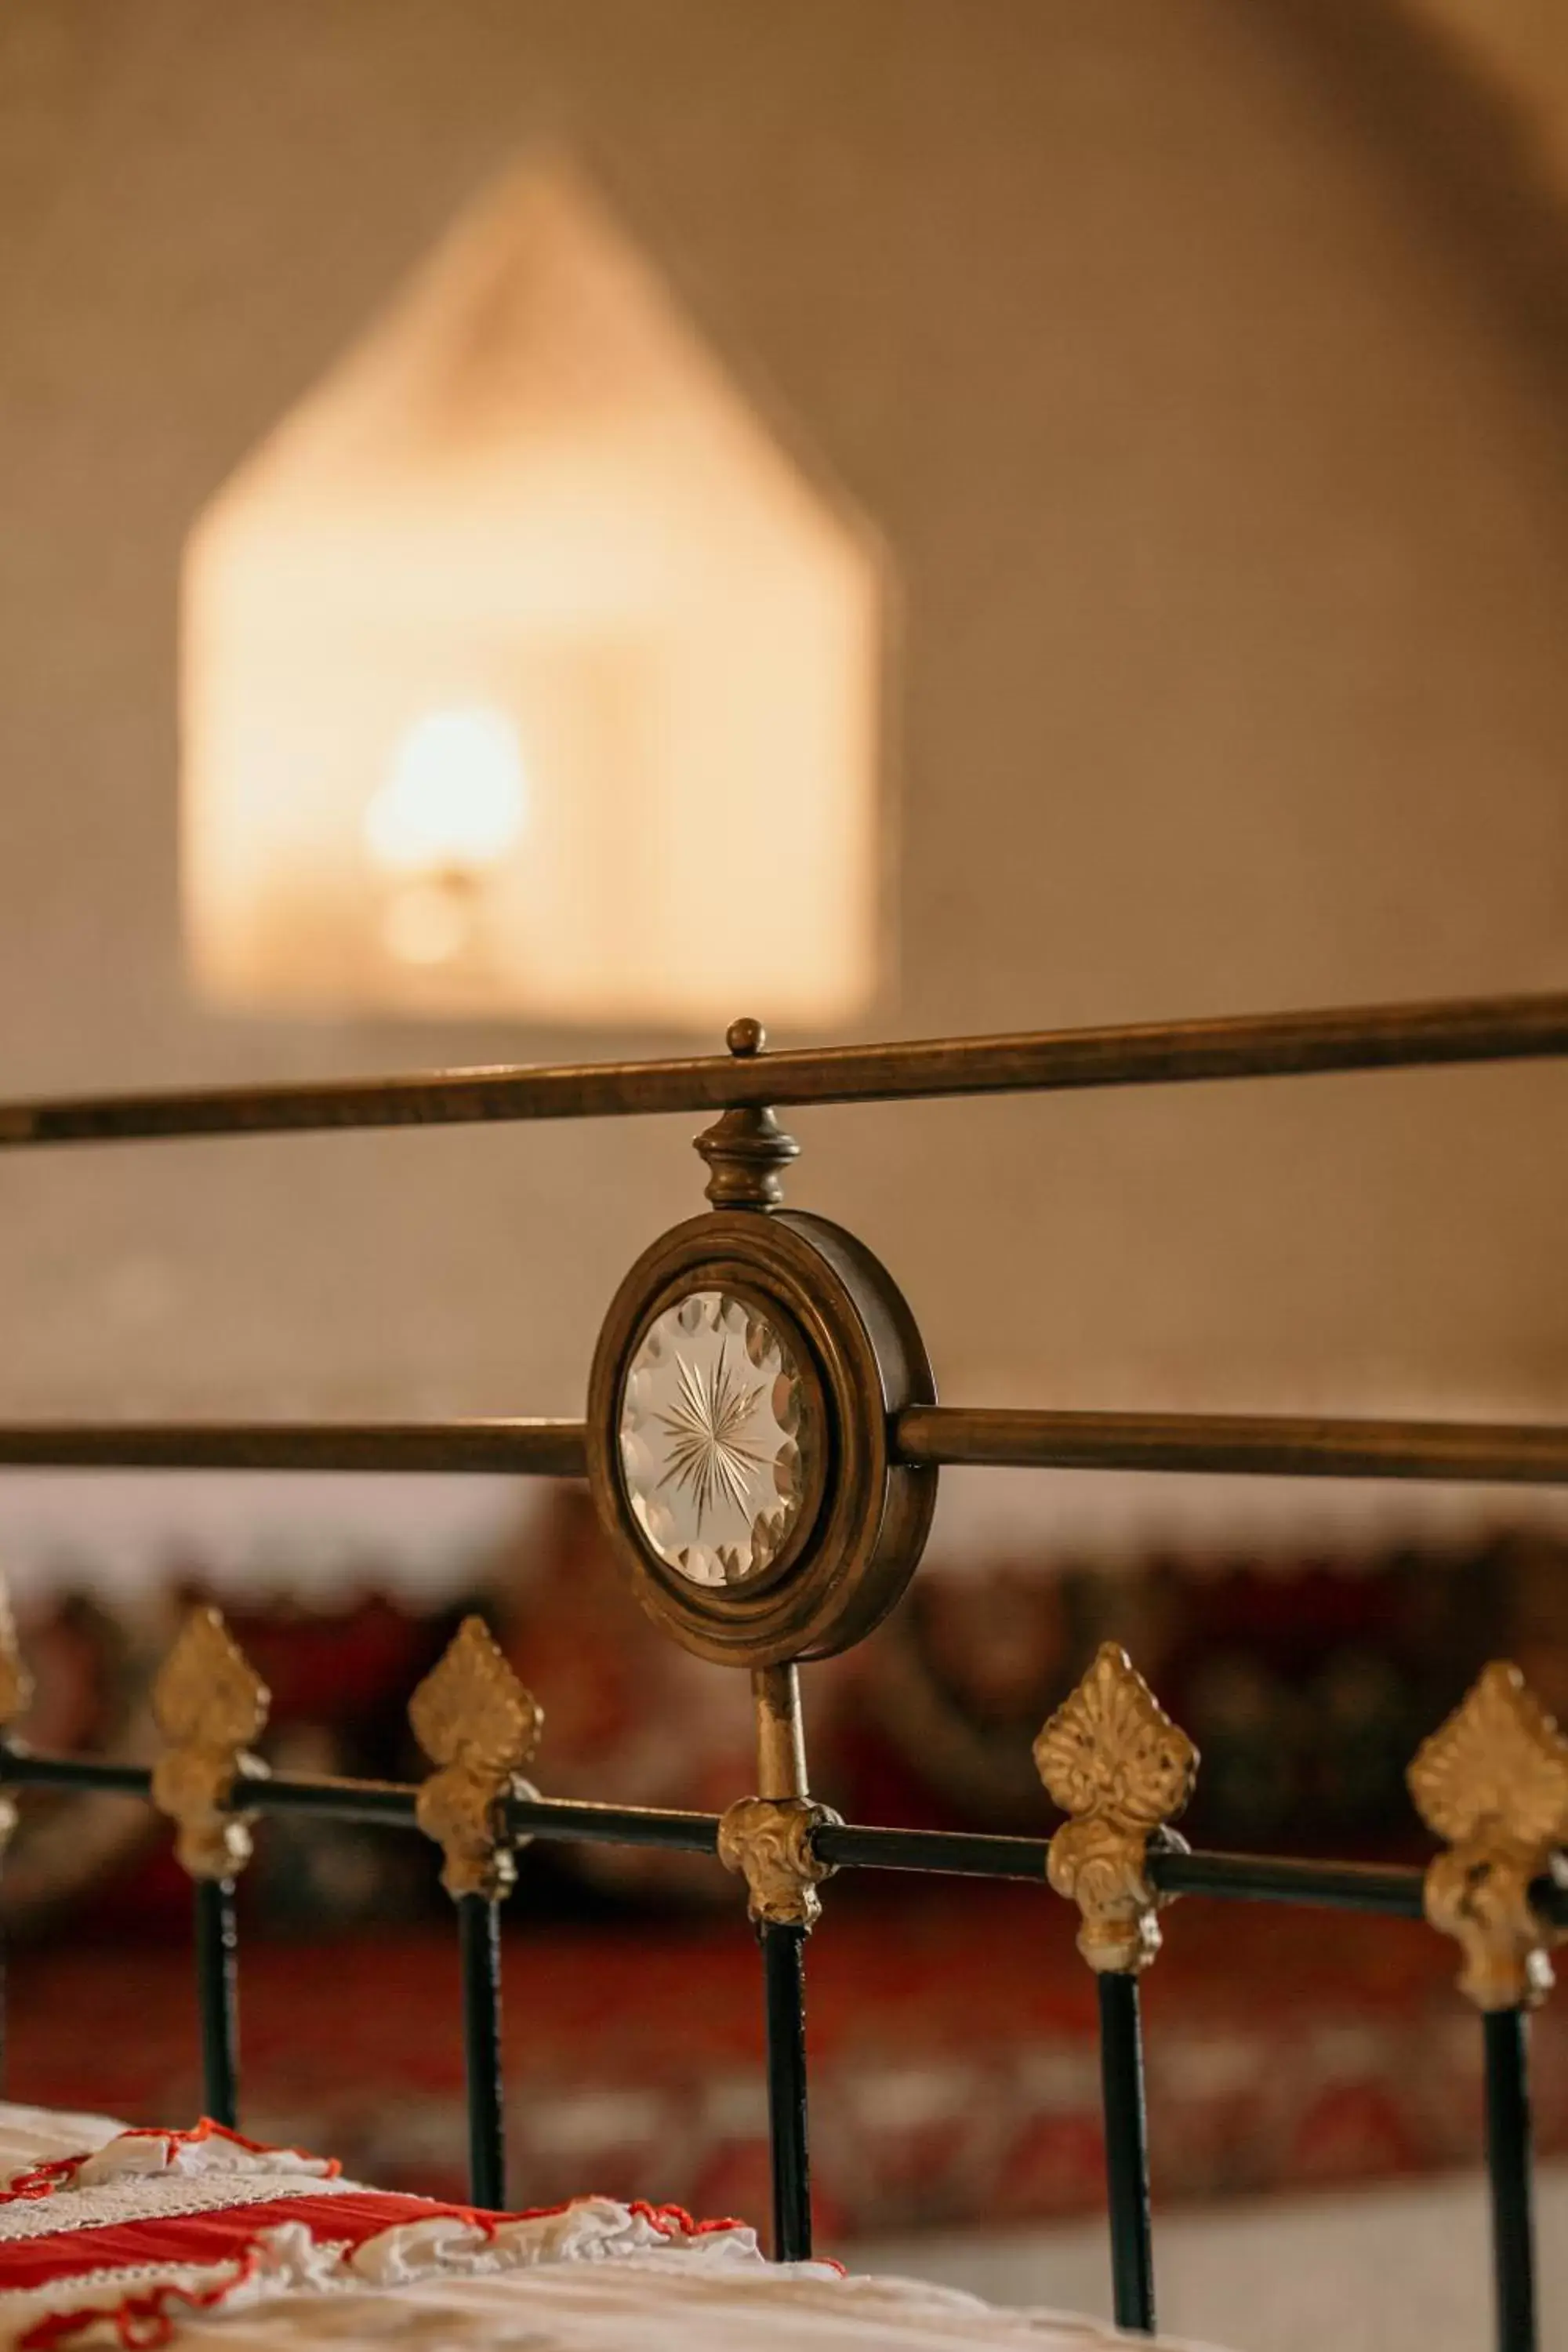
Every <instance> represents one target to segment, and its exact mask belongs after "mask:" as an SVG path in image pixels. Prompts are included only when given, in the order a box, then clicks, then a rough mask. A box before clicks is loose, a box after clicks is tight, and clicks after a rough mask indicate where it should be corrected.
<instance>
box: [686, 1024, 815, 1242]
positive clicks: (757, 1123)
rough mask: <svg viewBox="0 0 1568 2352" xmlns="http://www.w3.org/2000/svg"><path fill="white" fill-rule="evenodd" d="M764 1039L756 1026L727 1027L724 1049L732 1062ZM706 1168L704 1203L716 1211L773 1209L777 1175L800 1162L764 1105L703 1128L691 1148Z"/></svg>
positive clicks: (759, 1047)
mask: <svg viewBox="0 0 1568 2352" xmlns="http://www.w3.org/2000/svg"><path fill="white" fill-rule="evenodd" d="M767 1042H768V1033H767V1031H766V1030H765V1029H764V1028H763V1024H762V1023H761V1022H760V1021H752V1020H750V1019H744V1020H740V1021H731V1024H730V1026H729V1028H728V1029H727V1030H726V1031H725V1033H724V1043H725V1045H728V1047H729V1049H730V1051H731V1054H732V1055H734V1057H735V1059H736V1060H737V1061H738V1062H749V1061H751V1060H752V1058H753V1056H755V1055H758V1054H760V1053H762V1051H763V1048H764V1047H765V1045H767ZM694 1148H695V1149H696V1150H698V1151H700V1153H701V1155H702V1157H703V1159H704V1160H706V1161H707V1162H708V1184H707V1194H708V1198H709V1200H710V1201H711V1202H712V1203H713V1206H714V1207H715V1208H716V1209H776V1208H779V1207H780V1206H781V1205H782V1204H783V1202H784V1175H783V1171H784V1169H786V1168H787V1167H788V1166H789V1163H790V1161H791V1160H795V1159H798V1158H799V1156H800V1146H799V1144H798V1143H797V1142H796V1141H795V1138H794V1136H793V1135H786V1134H785V1132H784V1129H783V1128H782V1127H781V1126H780V1125H779V1123H778V1121H777V1119H776V1118H774V1117H773V1112H772V1111H771V1110H770V1109H769V1108H767V1106H766V1104H765V1103H745V1104H742V1105H741V1106H740V1107H738V1108H736V1109H734V1110H727V1111H725V1112H724V1113H723V1114H722V1115H721V1117H720V1118H717V1119H715V1121H714V1123H713V1125H712V1126H711V1127H709V1128H704V1129H703V1130H702V1133H701V1134H700V1136H699V1137H698V1138H697V1140H696V1144H695V1147H694Z"/></svg>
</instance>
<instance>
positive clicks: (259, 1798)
mask: <svg viewBox="0 0 1568 2352" xmlns="http://www.w3.org/2000/svg"><path fill="white" fill-rule="evenodd" d="M152 1780H153V1776H152V1773H151V1771H150V1770H149V1769H148V1768H147V1767H146V1766H145V1765H144V1764H119V1763H115V1762H113V1761H111V1760H110V1759H109V1758H107V1757H100V1756H38V1755H35V1754H33V1753H32V1751H31V1750H30V1749H29V1748H27V1747H26V1745H25V1744H24V1743H23V1742H22V1741H20V1740H17V1741H14V1742H6V1741H3V1740H0V1785H3V1786H6V1787H12V1788H15V1787H17V1786H25V1785H28V1784H31V1785H33V1786H35V1787H40V1788H53V1789H81V1790H89V1789H93V1790H111V1791H114V1792H115V1793H118V1794H123V1795H126V1796H138V1797H148V1796H150V1795H151V1791H152ZM418 1794H419V1791H418V1790H417V1789H416V1787H414V1786H413V1785H412V1784H411V1783H409V1782H405V1781H399V1780H334V1779H331V1778H322V1779H319V1780H312V1779H310V1778H309V1777H307V1776H305V1775H303V1774H293V1775H289V1774H283V1775H278V1776H276V1777H273V1778H269V1779H267V1780H251V1781H247V1783H246V1784H245V1787H244V1790H243V1796H242V1800H241V1801H242V1802H243V1803H244V1805H245V1806H246V1808H247V1810H249V1811H258V1812H289V1813H307V1812H308V1813H314V1814H316V1815H318V1816H319V1817H321V1818H322V1819H326V1820H332V1821H347V1822H364V1823H367V1824H384V1825H385V1826H387V1827H390V1828H404V1829H413V1828H414V1827H415V1826H416V1815H415V1807H416V1800H417V1798H418ZM506 1817H507V1825H508V1827H509V1829H510V1832H511V1833H512V1835H513V1836H514V1837H524V1838H527V1837H539V1838H546V1839H551V1840H558V1841H561V1842H562V1843H567V1844H575V1843H586V1844H595V1845H599V1844H604V1845H643V1846H664V1847H668V1848H674V1849H679V1850H683V1851H685V1852H687V1853H712V1852H713V1851H714V1849H715V1846H716V1843H717V1840H718V1833H719V1816H718V1814H717V1813H683V1812H671V1811H661V1810H659V1809H658V1808H656V1807H653V1806H647V1805H603V1804H595V1803H591V1802H588V1801H583V1800H579V1799H575V1798H570V1797H511V1798H509V1799H508V1800H507V1805H506ZM813 1844H814V1846H815V1847H816V1852H817V1853H818V1854H819V1856H820V1857H821V1859H822V1860H823V1861H824V1862H826V1863H831V1864H833V1866H834V1867H835V1868H836V1869H855V1868H860V1869H869V1870H897V1871H908V1872H913V1873H915V1874H921V1875H923V1874H928V1873H934V1874H957V1875H960V1876H962V1877H965V1878H1014V1879H1023V1880H1026V1881H1028V1882H1030V1883H1032V1884H1037V1885H1044V1883H1045V1876H1046V1858H1047V1853H1048V1850H1049V1840H1048V1839H1046V1838H1022V1837H997V1836H988V1835H984V1834H980V1833H977V1832H973V1831H969V1830H900V1829H881V1828H871V1827H863V1826H861V1825H859V1824H858V1823H854V1822H834V1823H832V1824H829V1825H826V1826H825V1827H823V1828H821V1829H819V1830H818V1831H817V1832H816V1836H815V1838H814V1839H813ZM1560 1863H1561V1858H1559V1867H1555V1868H1554V1869H1553V1870H1552V1871H1548V1872H1546V1873H1544V1874H1542V1876H1541V1877H1540V1878H1537V1879H1536V1880H1534V1881H1533V1882H1532V1884H1531V1889H1530V1896H1531V1904H1532V1905H1533V1906H1534V1907H1535V1909H1536V1910H1537V1911H1539V1912H1540V1914H1541V1916H1542V1918H1544V1919H1547V1920H1549V1921H1551V1922H1552V1925H1553V1926H1555V1927H1568V1878H1565V1877H1563V1875H1561V1874H1560ZM1148 1867H1149V1874H1150V1876H1151V1878H1152V1880H1153V1881H1154V1884H1155V1885H1157V1886H1158V1887H1159V1888H1160V1889H1161V1890H1162V1892H1163V1893H1164V1894H1167V1895H1196V1896H1199V1897H1202V1896H1205V1895H1206V1896H1209V1897H1211V1898H1217V1899H1218V1900H1220V1901H1230V1902H1243V1903H1248V1902H1250V1903H1259V1902H1261V1903H1287V1904H1293V1905H1304V1906H1328V1907H1329V1908H1331V1909H1333V1910H1350V1911H1381V1912H1384V1913H1386V1914H1390V1915H1393V1916H1399V1917H1405V1918H1417V1919H1418V1918H1419V1917H1420V1916H1421V1914H1422V1884H1423V1877H1422V1873H1421V1872H1420V1871H1419V1870H1414V1869H1410V1868H1407V1867H1406V1868H1397V1867H1395V1868H1385V1867H1383V1866H1380V1865H1378V1864H1366V1863H1355V1862H1315V1861H1304V1860H1297V1859H1295V1858H1294V1857H1290V1858H1287V1857H1285V1856H1283V1855H1273V1854H1250V1853H1204V1852H1197V1853H1176V1852H1172V1853H1157V1852H1152V1853H1150V1855H1149V1862H1148Z"/></svg>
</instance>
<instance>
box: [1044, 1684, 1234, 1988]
mask: <svg viewBox="0 0 1568 2352" xmlns="http://www.w3.org/2000/svg"><path fill="white" fill-rule="evenodd" d="M1035 1763H1036V1766H1037V1769H1038V1771H1039V1775H1040V1778H1041V1780H1043V1781H1044V1782H1045V1784H1046V1787H1047V1790H1048V1791H1049V1793H1050V1795H1051V1796H1052V1798H1054V1800H1055V1801H1056V1802H1057V1803H1058V1805H1059V1806H1060V1807H1061V1809H1062V1811H1064V1812H1065V1813H1070V1814H1071V1816H1072V1819H1071V1820H1070V1821H1066V1822H1063V1823H1062V1825H1061V1827H1060V1828H1059V1829H1058V1831H1057V1832H1056V1835H1055V1836H1054V1837H1053V1838H1052V1840H1051V1849H1050V1855H1049V1859H1048V1862H1047V1875H1048V1877H1049V1879H1050V1882H1051V1885H1053V1886H1054V1887H1055V1888H1056V1891H1057V1893H1058V1895H1065V1896H1066V1897H1067V1899H1068V1901H1069V1902H1072V1903H1076V1904H1077V1905H1078V1906H1079V1910H1080V1912H1081V1913H1082V1914H1083V1919H1082V1924H1081V1926H1080V1927H1079V1932H1078V1948H1079V1951H1080V1952H1081V1953H1082V1954H1083V1957H1084V1958H1085V1959H1086V1960H1087V1961H1088V1962H1089V1967H1090V1968H1091V1969H1096V1970H1098V1971H1100V1972H1101V1973H1104V1972H1108V1971H1112V1970H1116V1971H1126V1970H1131V1969H1144V1968H1147V1967H1148V1965H1149V1962H1150V1961H1151V1960H1152V1958H1153V1957H1154V1955H1155V1953H1156V1952H1157V1951H1158V1950H1159V1948H1160V1927H1159V1923H1158V1921H1157V1920H1156V1918H1155V1916H1154V1913H1155V1908H1156V1906H1157V1904H1158V1902H1159V1897H1158V1895H1156V1893H1155V1891H1154V1888H1153V1887H1152V1885H1150V1882H1149V1877H1148V1874H1147V1871H1146V1869H1145V1867H1144V1864H1145V1859H1146V1856H1147V1853H1148V1848H1149V1841H1150V1839H1151V1838H1152V1837H1153V1836H1155V1835H1156V1834H1162V1833H1163V1836H1164V1838H1165V1840H1166V1842H1167V1843H1169V1844H1170V1845H1173V1846H1175V1847H1178V1848H1179V1847H1180V1846H1181V1843H1182V1841H1181V1840H1180V1839H1179V1838H1177V1837H1175V1836H1173V1834H1172V1833H1171V1832H1170V1831H1169V1829H1168V1827H1167V1825H1168V1824H1169V1823H1170V1822H1173V1821H1174V1820H1175V1818H1176V1816H1177V1815H1178V1814H1179V1813H1180V1812H1181V1811H1182V1809H1183V1807H1184V1805H1185V1804H1186V1802H1187V1800H1188V1798H1189V1797H1190V1796H1191V1795H1192V1793H1193V1784H1194V1781H1195V1780H1196V1779H1197V1773H1198V1751H1197V1749H1196V1748H1194V1746H1193V1743H1192V1741H1191V1740H1190V1739H1189V1738H1187V1735H1186V1733H1185V1732H1184V1731H1183V1730H1182V1729H1181V1728H1180V1727H1179V1726H1177V1725H1176V1724H1174V1723H1173V1722H1172V1721H1171V1718H1170V1717H1169V1716H1168V1715H1167V1714H1166V1713H1165V1711H1164V1709H1163V1707H1162V1706H1161V1705H1160V1703H1159V1701H1158V1700H1157V1699H1156V1698H1155V1696H1154V1694H1153V1692H1152V1690H1151V1689H1150V1688H1149V1685H1148V1684H1147V1683H1146V1682H1145V1681H1144V1680H1143V1677H1142V1675H1141V1674H1139V1673H1138V1672H1137V1670H1136V1668H1135V1667H1134V1666H1133V1664H1132V1663H1131V1659H1130V1658H1129V1657H1128V1655H1127V1653H1126V1651H1125V1650H1123V1649H1121V1647H1120V1646H1119V1645H1118V1644H1117V1643H1115V1642H1106V1643H1103V1644H1102V1645H1101V1647H1100V1650H1099V1652H1098V1653H1097V1654H1096V1656H1095V1659H1094V1663H1093V1664H1092V1665H1091V1666H1090V1667H1089V1672H1088V1673H1087V1674H1086V1675H1084V1677H1083V1680H1082V1681H1081V1682H1080V1683H1079V1685H1078V1688H1077V1689H1076V1690H1075V1691H1074V1692H1073V1693H1072V1695H1071V1696H1070V1697H1068V1698H1067V1699H1066V1700H1064V1701H1063V1703H1062V1705H1061V1706H1059V1707H1058V1709H1057V1711H1056V1713H1055V1715H1053V1716H1052V1717H1051V1719H1050V1721H1049V1722H1048V1723H1047V1725H1046V1727H1045V1729H1044V1730H1043V1731H1042V1732H1041V1733H1040V1736H1039V1738H1037V1740H1036V1742H1035Z"/></svg>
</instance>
